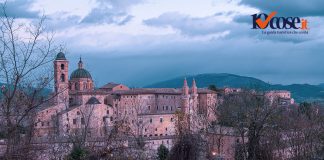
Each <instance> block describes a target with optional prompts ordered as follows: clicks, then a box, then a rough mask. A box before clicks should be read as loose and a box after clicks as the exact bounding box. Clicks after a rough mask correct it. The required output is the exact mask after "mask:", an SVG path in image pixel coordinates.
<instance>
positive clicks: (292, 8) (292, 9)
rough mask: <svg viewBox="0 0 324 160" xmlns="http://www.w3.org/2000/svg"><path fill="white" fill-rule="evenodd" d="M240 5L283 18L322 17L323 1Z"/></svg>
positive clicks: (255, 0)
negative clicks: (274, 13) (273, 12)
mask: <svg viewBox="0 0 324 160" xmlns="http://www.w3.org/2000/svg"><path fill="white" fill-rule="evenodd" d="M240 4H243V5H248V6H251V7H255V8H258V9H260V10H261V12H272V11H277V12H278V15H283V16H306V17H308V16H324V10H323V6H324V1H323V0H312V1H305V0H279V1H269V0H267V1H262V0H241V2H240Z"/></svg>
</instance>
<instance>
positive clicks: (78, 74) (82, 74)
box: [70, 68, 92, 79]
mask: <svg viewBox="0 0 324 160" xmlns="http://www.w3.org/2000/svg"><path fill="white" fill-rule="evenodd" d="M70 78H71V79H73V78H90V79H92V78H91V74H90V73H89V72H88V71H87V70H86V69H83V68H78V69H76V70H75V71H73V72H72V74H71V77H70Z"/></svg>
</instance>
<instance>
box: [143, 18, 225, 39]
mask: <svg viewBox="0 0 324 160" xmlns="http://www.w3.org/2000/svg"><path fill="white" fill-rule="evenodd" d="M143 22H144V24H146V25H149V26H154V27H172V28H174V29H177V30H178V31H180V32H181V33H182V34H184V35H189V36H198V35H208V34H214V33H219V32H224V31H226V30H227V29H228V28H227V27H228V24H227V23H226V22H224V21H222V20H221V19H220V15H212V16H206V17H200V18H194V17H190V16H188V15H184V14H180V13H177V12H168V13H164V14H161V15H160V16H158V17H156V18H151V19H147V20H144V21H143Z"/></svg>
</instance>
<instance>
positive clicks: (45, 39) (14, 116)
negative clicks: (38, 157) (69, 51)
mask: <svg viewBox="0 0 324 160" xmlns="http://www.w3.org/2000/svg"><path fill="white" fill-rule="evenodd" d="M2 12H3V13H2V15H3V17H1V19H0V43H1V45H0V82H1V83H3V85H2V86H1V91H0V105H1V108H0V115H1V116H0V123H1V127H2V129H3V133H4V135H5V137H6V140H7V141H6V142H7V143H6V152H5V158H6V159H13V158H19V157H20V156H23V158H28V156H27V155H26V154H28V153H30V141H31V135H32V133H33V126H34V121H33V116H34V114H35V112H36V110H37V109H38V108H40V107H41V105H42V104H44V103H46V102H48V101H49V100H50V99H51V98H52V97H47V98H45V97H44V93H45V92H46V88H49V86H50V84H51V81H52V79H53V74H52V73H51V72H50V71H51V69H50V66H49V65H48V64H49V62H52V60H53V58H54V53H56V52H57V47H55V46H54V45H53V35H52V34H49V33H48V32H46V30H45V27H44V21H45V17H42V18H40V20H39V21H38V23H35V24H34V23H31V24H20V23H18V21H16V19H15V18H12V17H10V16H9V15H7V12H6V6H5V4H4V5H2ZM21 128H24V130H21ZM21 131H24V132H21ZM19 153H24V155H20V154H19ZM20 158H21V157H20Z"/></svg>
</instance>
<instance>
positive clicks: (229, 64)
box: [0, 0, 324, 87]
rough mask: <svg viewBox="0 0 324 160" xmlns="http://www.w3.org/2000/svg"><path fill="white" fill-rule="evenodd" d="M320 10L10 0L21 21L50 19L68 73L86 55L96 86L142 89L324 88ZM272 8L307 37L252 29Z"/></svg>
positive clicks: (217, 0) (239, 3)
mask: <svg viewBox="0 0 324 160" xmlns="http://www.w3.org/2000/svg"><path fill="white" fill-rule="evenodd" d="M0 2H1V3H2V4H3V1H0ZM323 6H324V1H323V0H308V1H306V0H282V1H272V0H263V1H260V0H68V1H67V0H8V1H7V3H6V7H7V9H6V10H7V13H8V15H9V16H12V17H15V18H17V19H19V20H22V21H23V22H34V21H36V20H37V19H39V18H40V17H41V16H42V15H45V16H46V23H45V24H46V28H47V30H48V31H53V32H54V33H55V42H56V43H57V44H61V45H62V46H63V47H64V52H65V53H66V57H67V58H68V59H69V61H70V73H71V72H72V70H74V69H76V68H77V61H78V59H79V57H80V56H81V57H82V59H83V62H84V63H85V64H84V65H85V68H86V69H87V70H89V71H90V73H91V74H92V77H93V79H94V81H95V83H96V84H97V85H99V86H100V85H103V84H105V83H107V82H110V81H113V82H119V83H125V84H127V85H129V86H133V87H140V86H143V85H148V84H151V83H154V82H158V81H162V80H167V79H170V78H174V77H178V76H183V75H195V74H203V73H232V74H238V75H243V76H251V77H255V78H259V79H261V80H264V81H265V82H269V83H272V84H293V83H302V84H303V83H309V84H319V83H324V63H323V60H324V45H323V44H324V29H323V27H322V26H323V25H324V17H323V16H324V9H323ZM272 11H277V13H278V14H277V16H291V17H296V16H298V17H302V18H306V19H307V20H308V22H309V24H308V25H309V26H308V27H309V33H308V34H306V35H305V34H303V35H263V34H261V30H253V29H251V28H252V18H251V15H252V14H256V13H267V14H268V13H270V12H272ZM0 16H3V14H0Z"/></svg>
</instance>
